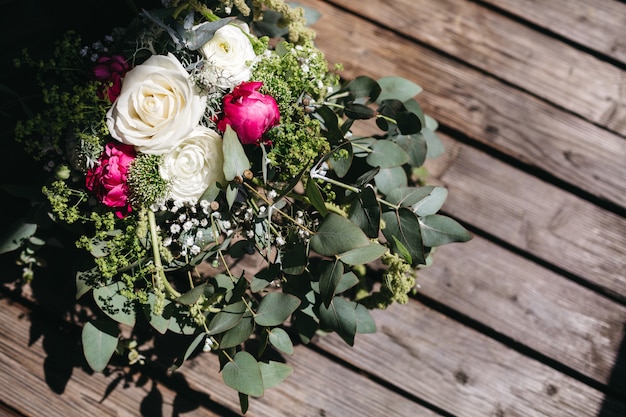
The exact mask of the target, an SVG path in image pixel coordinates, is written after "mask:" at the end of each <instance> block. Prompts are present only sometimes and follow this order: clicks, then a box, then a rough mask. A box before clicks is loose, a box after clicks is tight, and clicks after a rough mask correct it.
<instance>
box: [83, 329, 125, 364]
mask: <svg viewBox="0 0 626 417" xmlns="http://www.w3.org/2000/svg"><path fill="white" fill-rule="evenodd" d="M119 333H120V331H119V328H118V327H117V325H116V324H115V323H113V322H112V321H110V320H97V321H90V322H87V323H85V325H84V326H83V330H82V333H81V340H82V344H83V353H84V354H85V359H86V360H87V363H88V364H89V367H90V368H91V369H93V370H94V371H95V372H102V371H103V370H104V368H106V366H107V364H108V363H109V361H110V360H111V357H112V356H113V353H115V349H116V348H117V339H118V336H119Z"/></svg>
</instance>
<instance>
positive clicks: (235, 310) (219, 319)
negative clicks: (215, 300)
mask: <svg viewBox="0 0 626 417" xmlns="http://www.w3.org/2000/svg"><path fill="white" fill-rule="evenodd" d="M245 312H246V304H245V303H244V302H243V301H239V302H237V303H235V304H229V305H227V306H226V307H224V308H223V309H222V311H220V312H219V313H217V314H216V315H215V316H213V318H212V319H211V321H210V322H209V326H208V329H209V332H208V333H207V334H208V335H209V336H212V335H216V334H219V333H223V332H225V331H227V330H229V329H232V328H233V327H235V326H236V325H237V323H239V321H240V320H241V318H242V317H243V314H244V313H245Z"/></svg>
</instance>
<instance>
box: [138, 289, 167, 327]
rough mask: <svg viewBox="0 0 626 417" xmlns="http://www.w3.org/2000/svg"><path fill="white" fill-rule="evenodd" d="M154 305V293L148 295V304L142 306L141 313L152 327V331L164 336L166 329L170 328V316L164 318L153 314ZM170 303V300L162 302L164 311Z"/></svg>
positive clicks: (162, 315) (161, 315)
mask: <svg viewBox="0 0 626 417" xmlns="http://www.w3.org/2000/svg"><path fill="white" fill-rule="evenodd" d="M155 303H156V296H155V295H154V293H152V292H151V293H149V294H148V302H147V303H146V304H144V305H143V311H144V313H145V315H146V317H147V318H148V321H149V322H150V325H151V326H152V327H154V329H155V330H156V331H157V332H159V333H161V334H165V332H167V329H168V328H169V327H170V319H171V316H168V317H166V316H165V315H164V314H158V315H157V314H154V304H155ZM170 303H171V301H170V300H163V304H164V307H163V308H164V309H165V308H167V306H168V305H169V304H170Z"/></svg>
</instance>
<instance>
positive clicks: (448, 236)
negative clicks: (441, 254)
mask: <svg viewBox="0 0 626 417" xmlns="http://www.w3.org/2000/svg"><path fill="white" fill-rule="evenodd" d="M420 223H421V228H420V229H421V231H422V237H423V239H424V245H425V246H429V247H435V246H441V245H445V244H446V243H452V242H467V241H468V240H470V239H471V238H472V235H471V234H470V233H469V232H468V231H467V230H466V229H465V228H464V227H463V226H461V225H460V224H459V223H458V222H457V221H456V220H454V219H452V218H450V217H447V216H442V215H440V214H433V215H431V216H426V217H424V218H422V219H421V221H420Z"/></svg>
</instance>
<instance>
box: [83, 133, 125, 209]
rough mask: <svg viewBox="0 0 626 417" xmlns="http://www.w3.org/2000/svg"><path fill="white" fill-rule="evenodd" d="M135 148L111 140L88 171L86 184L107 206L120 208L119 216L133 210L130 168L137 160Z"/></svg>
mask: <svg viewBox="0 0 626 417" xmlns="http://www.w3.org/2000/svg"><path fill="white" fill-rule="evenodd" d="M135 156H136V153H135V148H134V147H133V146H131V145H124V144H121V143H117V142H109V143H107V144H106V145H105V147H104V152H102V155H100V159H99V160H98V163H97V165H96V166H95V167H93V168H91V169H90V170H89V171H87V177H86V180H85V185H86V186H87V189H88V190H89V191H93V193H94V194H95V195H96V198H97V199H98V200H99V201H100V202H101V203H102V204H104V205H105V206H107V207H115V208H120V210H119V211H117V212H116V214H117V216H118V217H120V218H121V217H124V216H125V215H127V214H128V213H130V211H131V207H130V202H129V199H128V193H129V191H128V183H127V178H128V168H129V166H130V164H131V162H133V161H134V160H135Z"/></svg>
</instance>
